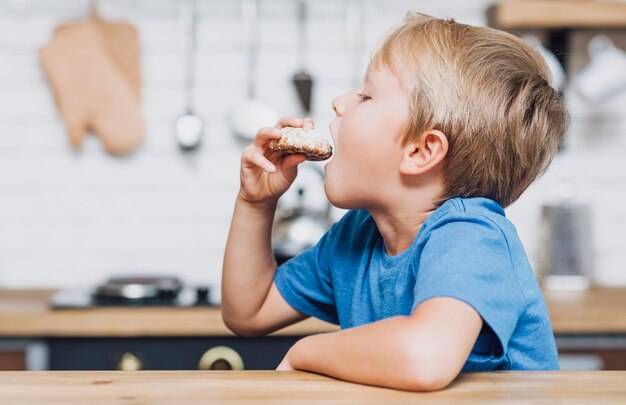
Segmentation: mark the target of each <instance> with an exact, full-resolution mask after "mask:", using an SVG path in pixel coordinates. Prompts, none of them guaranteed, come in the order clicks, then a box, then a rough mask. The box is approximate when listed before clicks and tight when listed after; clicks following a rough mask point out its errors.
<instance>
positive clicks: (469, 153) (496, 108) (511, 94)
mask: <svg viewBox="0 0 626 405" xmlns="http://www.w3.org/2000/svg"><path fill="white" fill-rule="evenodd" d="M372 63H373V64H374V65H376V64H378V63H383V64H385V65H386V66H388V67H390V68H391V69H392V70H393V71H394V72H395V73H396V74H398V75H399V77H400V78H401V79H402V80H403V81H404V83H405V84H406V86H407V91H408V94H409V99H410V106H409V110H410V116H411V118H410V122H409V123H407V129H406V135H405V136H404V139H403V144H404V145H406V144H408V143H409V142H411V141H414V140H415V139H416V137H419V136H420V134H422V133H423V132H424V131H426V130H428V129H437V130H440V131H442V132H443V133H444V134H446V137H447V138H448V145H449V146H448V153H447V155H446V158H445V159H444V191H443V193H442V195H441V196H439V199H438V201H437V202H436V203H437V205H440V204H442V203H443V202H444V201H445V200H447V199H450V198H453V197H466V198H467V197H487V198H491V199H493V200H495V201H497V202H498V203H500V204H501V205H502V206H503V207H506V206H508V205H510V204H511V203H513V202H514V201H515V200H517V198H519V196H520V195H521V194H522V192H523V191H524V190H526V188H527V187H528V186H529V185H530V184H531V183H532V182H533V181H534V180H535V179H536V178H537V177H538V176H540V175H541V174H543V172H544V171H545V170H546V169H547V167H548V165H549V164H550V162H551V161H552V158H553V157H554V155H555V154H556V152H557V149H558V146H559V144H560V143H561V141H562V138H563V136H564V134H565V131H566V130H567V126H568V123H569V115H568V114H567V111H566V109H565V106H564V102H563V100H562V98H561V96H560V95H559V94H558V92H557V91H556V90H554V89H553V88H552V87H551V86H550V80H551V77H550V71H549V70H548V67H547V65H546V64H545V62H544V60H543V59H542V57H541V56H540V54H539V53H538V52H537V51H535V50H534V49H533V48H532V47H531V46H529V45H528V44H526V43H525V42H524V41H522V40H521V39H519V38H517V37H515V36H513V35H511V34H508V33H505V32H503V31H498V30H495V29H491V28H485V27H475V26H469V25H464V24H459V23H456V22H454V21H453V20H441V19H437V18H433V17H430V16H427V15H424V14H411V13H409V14H407V16H406V18H405V20H404V21H403V22H402V23H401V24H400V25H398V26H397V27H395V28H394V29H393V30H392V32H390V33H389V34H388V35H387V37H386V38H385V39H384V40H383V42H382V43H381V45H380V47H379V49H378V50H377V51H376V52H375V53H374V55H373V57H372Z"/></svg>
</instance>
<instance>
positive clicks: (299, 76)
mask: <svg viewBox="0 0 626 405" xmlns="http://www.w3.org/2000/svg"><path fill="white" fill-rule="evenodd" d="M307 25H308V0H298V59H299V64H300V70H299V71H298V72H297V73H296V74H294V75H293V79H292V81H293V84H294V86H295V88H296V93H297V94H298V100H299V101H300V105H301V106H302V109H303V110H304V112H305V113H306V114H309V113H310V112H311V96H312V92H313V77H312V76H311V75H310V74H309V73H308V72H307V69H306V65H307V63H306V57H307V55H308V38H307V34H308V26H307Z"/></svg>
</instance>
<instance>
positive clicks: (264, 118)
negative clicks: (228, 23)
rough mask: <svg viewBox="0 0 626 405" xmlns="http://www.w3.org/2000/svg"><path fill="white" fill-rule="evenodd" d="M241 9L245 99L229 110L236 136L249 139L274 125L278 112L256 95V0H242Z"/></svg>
mask: <svg viewBox="0 0 626 405" xmlns="http://www.w3.org/2000/svg"><path fill="white" fill-rule="evenodd" d="M241 10H242V18H243V23H244V29H245V31H246V42H247V44H246V45H247V56H248V72H247V74H248V83H247V99H246V100H245V101H244V102H243V103H241V104H240V105H238V106H237V108H235V109H234V110H233V111H232V112H231V114H230V121H231V127H232V129H233V132H234V134H235V135H236V136H237V137H239V138H241V139H243V140H246V141H251V140H254V138H255V136H256V133H257V131H258V130H259V129H260V128H262V127H268V126H274V124H276V121H278V114H277V113H276V111H274V109H273V108H272V107H270V106H269V105H268V104H266V103H264V102H263V101H261V100H260V99H258V98H257V96H256V70H257V54H258V0H243V1H242V3H241Z"/></svg>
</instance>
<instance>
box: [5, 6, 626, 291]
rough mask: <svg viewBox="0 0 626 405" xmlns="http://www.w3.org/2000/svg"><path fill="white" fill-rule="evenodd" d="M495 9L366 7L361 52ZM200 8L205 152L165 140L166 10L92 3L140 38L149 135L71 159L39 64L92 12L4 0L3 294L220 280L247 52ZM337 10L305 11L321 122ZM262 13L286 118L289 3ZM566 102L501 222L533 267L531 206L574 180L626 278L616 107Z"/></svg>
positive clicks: (169, 112) (340, 28)
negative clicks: (127, 146) (388, 37)
mask: <svg viewBox="0 0 626 405" xmlns="http://www.w3.org/2000/svg"><path fill="white" fill-rule="evenodd" d="M491 2H492V1H491V0H480V1H471V2H468V1H463V0H440V1H432V0H429V1H426V0H424V1H405V0H395V1H383V0H365V5H366V14H365V16H366V24H365V25H366V35H365V39H366V42H365V48H366V50H367V52H368V53H369V52H370V51H371V50H372V48H373V47H374V46H375V44H376V43H377V41H378V40H380V38H381V36H382V35H383V34H384V32H385V31H386V30H388V29H389V28H390V27H391V26H392V25H393V24H394V23H397V22H398V21H400V20H401V19H402V17H403V15H404V14H405V13H406V11H407V10H409V9H413V10H419V11H423V12H426V13H430V14H433V15H436V16H439V17H454V18H456V19H457V20H458V21H461V22H467V23H472V24H484V23H485V18H484V10H485V8H486V6H487V5H488V4H490V3H491ZM199 3H200V21H199V55H198V58H197V91H196V102H197V109H198V111H199V113H200V114H201V115H202V116H203V117H204V118H205V119H206V121H207V123H208V128H207V131H206V138H205V145H204V148H203V149H201V150H200V151H199V153H198V154H197V155H196V156H194V157H189V156H184V155H182V154H181V153H180V152H179V151H178V150H177V148H176V144H175V142H174V139H173V134H172V133H173V128H172V127H173V123H174V120H175V119H176V117H177V116H178V114H179V113H180V112H181V110H182V91H181V88H182V77H181V75H182V62H181V54H180V48H179V45H180V41H179V38H180V32H181V31H180V27H179V25H178V19H177V2H176V1H175V0H136V1H133V2H128V1H123V0H100V1H99V2H98V4H99V8H100V12H101V14H102V15H103V16H105V17H106V18H113V19H116V18H124V19H127V20H129V21H131V22H132V23H133V24H135V25H136V26H137V28H138V30H139V32H140V36H141V43H142V55H141V56H142V68H143V99H144V103H143V113H144V119H145V122H146V126H147V131H146V141H145V144H144V145H143V146H142V148H141V149H140V150H139V151H138V152H137V153H135V154H133V155H132V156H129V157H125V158H121V159H120V158H113V157H110V156H108V155H106V154H105V153H104V152H103V150H102V148H101V146H100V143H99V142H98V140H97V139H96V138H94V137H89V138H88V140H87V142H86V143H85V145H84V147H83V149H82V150H81V151H78V152H75V151H71V150H70V149H69V147H68V143H67V140H66V137H65V133H64V128H63V125H62V122H61V121H60V120H59V118H58V116H57V112H56V109H55V106H54V104H53V100H52V96H51V92H50V89H49V88H48V86H47V83H46V81H45V79H44V76H43V74H42V71H41V69H40V67H39V63H38V60H37V54H36V51H37V49H38V48H39V47H40V46H42V45H43V44H44V43H45V42H46V41H47V40H48V39H49V37H50V34H51V30H52V29H53V27H54V26H55V25H56V24H57V23H59V22H61V21H64V20H67V19H72V18H79V17H81V16H84V15H85V14H86V10H87V5H88V2H87V1H86V0H55V1H46V0H0V287H30V286H33V287H34V286H46V287H47V286H58V287H65V286H67V287H69V286H79V285H86V284H91V283H94V282H97V281H100V280H101V279H103V278H104V277H106V276H107V275H109V274H112V273H120V272H133V273H142V272H145V273H152V272H156V273H172V272H175V273H177V274H179V275H181V276H182V277H183V278H184V279H185V280H187V281H189V282H193V283H207V282H208V283H211V284H213V285H216V286H217V285H218V284H219V280H220V272H221V261H222V256H223V248H224V244H225V240H226V235H227V232H228V225H229V221H230V216H231V210H232V203H233V200H234V197H235V195H236V192H237V188H238V165H239V155H240V153H241V150H242V144H241V143H240V142H238V141H236V140H235V139H233V137H232V136H231V133H230V130H229V126H228V121H227V114H228V111H230V110H231V109H232V108H233V107H234V106H235V105H236V104H237V102H238V101H240V100H242V99H243V97H244V96H245V82H246V80H245V75H246V69H245V60H246V59H245V53H244V45H245V44H244V39H243V37H242V23H241V20H240V8H239V2H238V1H218V0H200V1H199ZM346 4H347V0H344V1H337V0H315V1H314V2H313V4H312V6H311V19H312V20H311V22H310V38H311V44H310V55H309V57H308V59H309V61H310V70H311V71H312V72H313V73H314V75H315V77H316V79H317V81H318V85H317V87H316V90H315V96H316V97H315V103H314V116H315V118H316V119H317V121H318V123H319V125H320V127H321V128H325V127H326V126H327V123H328V122H329V120H330V119H331V118H332V112H331V110H330V101H331V100H332V97H333V96H334V95H336V94H339V93H340V92H343V91H346V90H347V89H348V88H349V86H350V84H351V77H350V58H349V55H350V53H349V48H348V46H349V44H348V40H347V37H346V27H345V23H344V21H345V11H346ZM260 14H261V18H262V21H261V25H260V30H261V37H260V38H261V42H260V49H261V54H260V57H259V72H258V77H259V79H260V80H259V84H258V93H259V94H260V95H261V96H262V97H263V98H265V99H266V100H267V101H268V102H269V103H271V104H272V105H273V106H274V107H275V108H276V109H277V110H278V111H279V113H280V114H281V115H287V114H297V113H298V109H297V107H296V106H297V104H296V101H295V95H294V92H293V90H292V88H291V85H290V82H289V81H290V77H291V75H292V74H293V73H294V72H295V71H296V70H297V68H298V66H297V58H296V56H295V51H296V33H297V31H296V25H295V23H294V18H295V7H294V2H293V1H291V0H263V1H262V7H261V10H260ZM583 42H584V41H583ZM580 52H582V51H580ZM582 57H585V56H584V55H583V56H582ZM364 59H365V58H364ZM363 68H364V66H363ZM570 98H571V104H572V108H573V111H574V117H575V121H574V125H573V126H572V140H571V147H570V149H569V150H567V151H566V152H565V153H564V154H562V155H561V156H559V157H558V159H557V161H556V162H555V164H554V165H553V167H552V168H551V169H550V170H549V172H548V173H547V174H546V176H545V177H544V178H542V179H541V180H540V181H539V182H537V183H536V184H535V185H533V186H532V187H531V189H530V190H529V191H528V192H527V193H526V194H525V195H524V196H523V197H522V198H521V199H520V201H519V202H517V203H516V204H514V206H512V207H511V208H510V209H509V210H508V211H509V215H510V217H511V218H512V220H513V221H514V222H515V223H516V225H517V226H518V229H519V233H520V235H521V236H522V239H523V240H524V242H525V244H526V246H527V249H528V251H529V254H530V255H531V257H532V258H533V260H534V257H536V252H537V250H538V248H539V246H538V243H537V239H538V225H539V212H540V211H539V209H540V205H541V204H542V203H543V202H544V201H546V200H547V199H548V198H550V197H551V196H552V193H553V190H554V188H555V185H556V184H557V183H558V182H559V181H560V179H562V178H569V179H575V180H576V181H577V183H578V185H579V190H580V196H581V198H582V199H585V200H586V201H588V202H589V203H590V204H591V205H592V208H593V213H594V219H595V221H594V236H595V237H596V243H597V252H598V260H597V273H598V280H599V281H600V282H602V283H613V284H615V283H626V271H624V270H623V268H624V263H625V262H626V253H624V252H626V249H624V247H626V246H625V245H626V238H624V237H623V236H622V234H623V231H622V230H623V228H624V225H626V211H625V210H624V209H623V208H622V201H624V200H625V197H626V190H625V188H624V185H625V183H626V174H625V171H624V168H625V166H626V164H625V163H624V162H625V159H624V158H623V156H622V155H623V153H624V150H625V149H626V141H625V139H626V118H625V116H626V107H624V106H626V102H625V101H626V100H625V97H618V98H617V99H615V100H612V101H607V103H605V105H601V106H593V109H591V108H590V107H589V106H586V105H584V104H583V103H581V102H580V101H579V100H576V99H575V96H572V97H570ZM598 115H599V116H600V118H598ZM318 194H319V193H318ZM337 215H340V213H337Z"/></svg>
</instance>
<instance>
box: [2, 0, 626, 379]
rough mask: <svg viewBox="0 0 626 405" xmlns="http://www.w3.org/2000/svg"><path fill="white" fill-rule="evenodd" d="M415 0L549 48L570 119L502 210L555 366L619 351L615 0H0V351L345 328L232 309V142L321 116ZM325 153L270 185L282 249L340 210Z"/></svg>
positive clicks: (625, 195)
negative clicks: (279, 184)
mask: <svg viewBox="0 0 626 405" xmlns="http://www.w3.org/2000/svg"><path fill="white" fill-rule="evenodd" d="M409 10H412V11H419V12H423V13H427V14H430V15H433V16H436V17H441V18H454V19H456V20H457V21H459V22H462V23H468V24H475V25H489V26H494V27H498V28H501V29H505V30H508V31H510V32H512V33H514V34H515V35H519V36H521V37H523V38H524V40H526V41H528V42H529V43H530V44H531V45H533V46H535V47H536V48H537V49H538V50H539V51H540V52H541V53H542V55H544V57H545V58H546V61H547V62H548V64H549V66H550V69H551V71H552V73H553V78H554V80H553V85H554V87H555V88H557V89H558V90H559V91H561V93H562V94H563V96H564V97H565V98H566V100H567V104H568V108H569V110H570V112H571V115H572V124H571V126H570V129H569V131H568V133H567V136H566V140H565V142H564V143H563V145H562V146H561V151H560V153H559V154H558V155H557V157H556V158H555V160H554V162H553V164H552V166H550V168H549V169H548V171H547V172H546V173H545V175H544V176H543V177H542V178H540V179H539V180H538V181H537V182H536V183H534V184H533V185H532V186H531V187H530V188H529V189H528V190H527V191H526V193H524V195H523V196H522V197H521V198H520V199H519V200H518V201H517V202H516V203H514V204H513V205H512V206H511V207H509V208H508V209H507V210H506V211H507V215H508V216H509V218H510V219H511V221H512V222H513V223H514V224H515V225H516V227H517V229H518V232H519V234H520V237H521V239H522V241H523V243H524V245H525V247H526V250H527V252H528V255H529V258H530V260H531V262H532V264H533V268H534V269H535V271H536V273H537V275H538V277H539V278H540V280H541V281H542V286H543V287H544V293H545V296H546V302H547V305H548V309H549V312H550V316H551V321H552V325H553V330H554V332H555V336H556V341H557V346H558V348H559V354H560V360H561V367H562V368H563V369H622V370H623V369H626V317H625V312H624V311H623V303H624V301H625V300H626V288H625V286H626V271H625V270H624V262H625V261H626V241H625V240H626V239H625V238H624V237H623V233H624V228H625V225H626V210H624V208H623V201H624V200H626V188H625V187H624V185H625V184H626V170H625V168H626V159H624V157H623V155H624V152H625V151H626V51H625V50H626V2H624V1H592V0H552V1H549V0H517V1H516V0H512V1H501V2H495V1H492V0H474V1H464V0H437V1H434V0H416V1H405V0H389V1H387V0H385V1H383V0H309V1H305V0H258V1H257V0H240V1H218V0H196V1H194V0H134V1H128V0H98V1H88V0H0V369H1V370H24V369H28V370H47V369H51V370H93V369H105V370H107V369H121V370H140V369H166V370H169V369H198V368H200V369H241V368H246V369H272V368H275V367H276V365H277V364H278V362H279V361H280V360H281V359H282V357H283V356H284V354H285V353H286V352H287V350H288V349H289V347H291V345H292V344H293V343H294V342H296V341H297V340H298V339H300V338H301V337H302V336H306V335H309V334H314V333H320V332H327V331H332V330H336V328H335V326H333V325H329V324H326V323H324V322H321V321H319V320H314V319H309V320H307V321H304V322H301V323H299V324H296V325H292V326H291V327H288V328H286V329H285V330H283V331H279V332H277V333H276V334H273V335H271V336H269V337H267V338H246V339H244V338H239V337H236V336H233V334H232V333H231V332H230V331H229V330H228V329H227V328H226V326H225V325H224V324H223V322H222V320H221V315H220V312H219V308H218V307H217V305H219V302H220V297H219V284H220V279H221V266H222V258H223V254H224V247H225V243H226V237H227V233H228V228H229V223H230V219H231V215H232V209H233V203H234V200H235V196H236V193H237V191H238V188H239V160H240V155H241V153H242V151H243V148H244V147H245V146H246V145H247V144H248V143H249V142H250V138H251V137H252V136H254V133H255V132H256V129H258V128H259V127H260V126H262V125H272V124H273V123H274V122H275V120H276V118H277V117H279V116H290V115H297V116H312V117H313V118H314V119H315V120H316V123H317V128H318V131H319V133H320V134H321V135H322V136H325V137H329V133H328V129H327V128H328V124H329V122H330V120H331V119H332V118H333V114H332V109H331V100H332V99H333V97H334V96H336V95H338V94H341V93H343V92H346V91H348V90H350V89H351V88H353V87H354V86H356V85H357V84H358V83H359V82H360V80H361V77H362V75H363V73H364V71H365V67H366V66H367V63H368V60H369V57H370V55H371V53H372V51H373V49H375V47H376V45H377V43H378V41H379V40H380V39H381V38H382V37H383V35H384V34H385V32H387V31H388V30H389V29H390V28H391V27H392V26H393V25H394V24H396V23H399V22H400V21H401V20H402V19H403V17H404V16H405V14H406V12H407V11H409ZM322 164H323V163H322ZM320 167H321V166H320V165H319V164H315V163H310V162H307V163H305V164H303V165H302V166H301V169H300V172H299V176H298V179H297V180H296V182H295V184H294V185H293V186H292V188H291V189H290V190H289V191H288V192H287V193H286V194H285V195H284V196H283V198H281V200H280V201H279V207H278V212H277V217H276V223H275V227H274V231H273V242H274V249H275V253H276V256H277V259H279V261H282V260H285V259H288V258H289V257H291V256H293V255H294V254H297V253H298V252H299V251H301V250H302V249H305V248H306V247H307V246H310V245H312V244H314V243H315V242H316V241H317V239H318V238H319V236H320V235H321V234H322V233H323V232H324V231H325V229H327V228H328V227H329V226H330V224H331V223H332V222H334V221H336V220H338V219H339V218H341V216H342V215H343V214H344V212H343V211H342V210H339V209H335V208H332V207H330V206H329V204H328V201H327V200H326V198H325V195H324V192H323V182H322V177H321V176H320V175H319V174H320V170H319V169H320ZM111 277H114V278H113V279H111V280H110V278H111ZM107 280H108V281H107ZM572 290H576V291H572ZM242 299H245V297H242ZM100 307H104V308H100ZM131 307H132V308H131ZM147 307H151V308H147Z"/></svg>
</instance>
